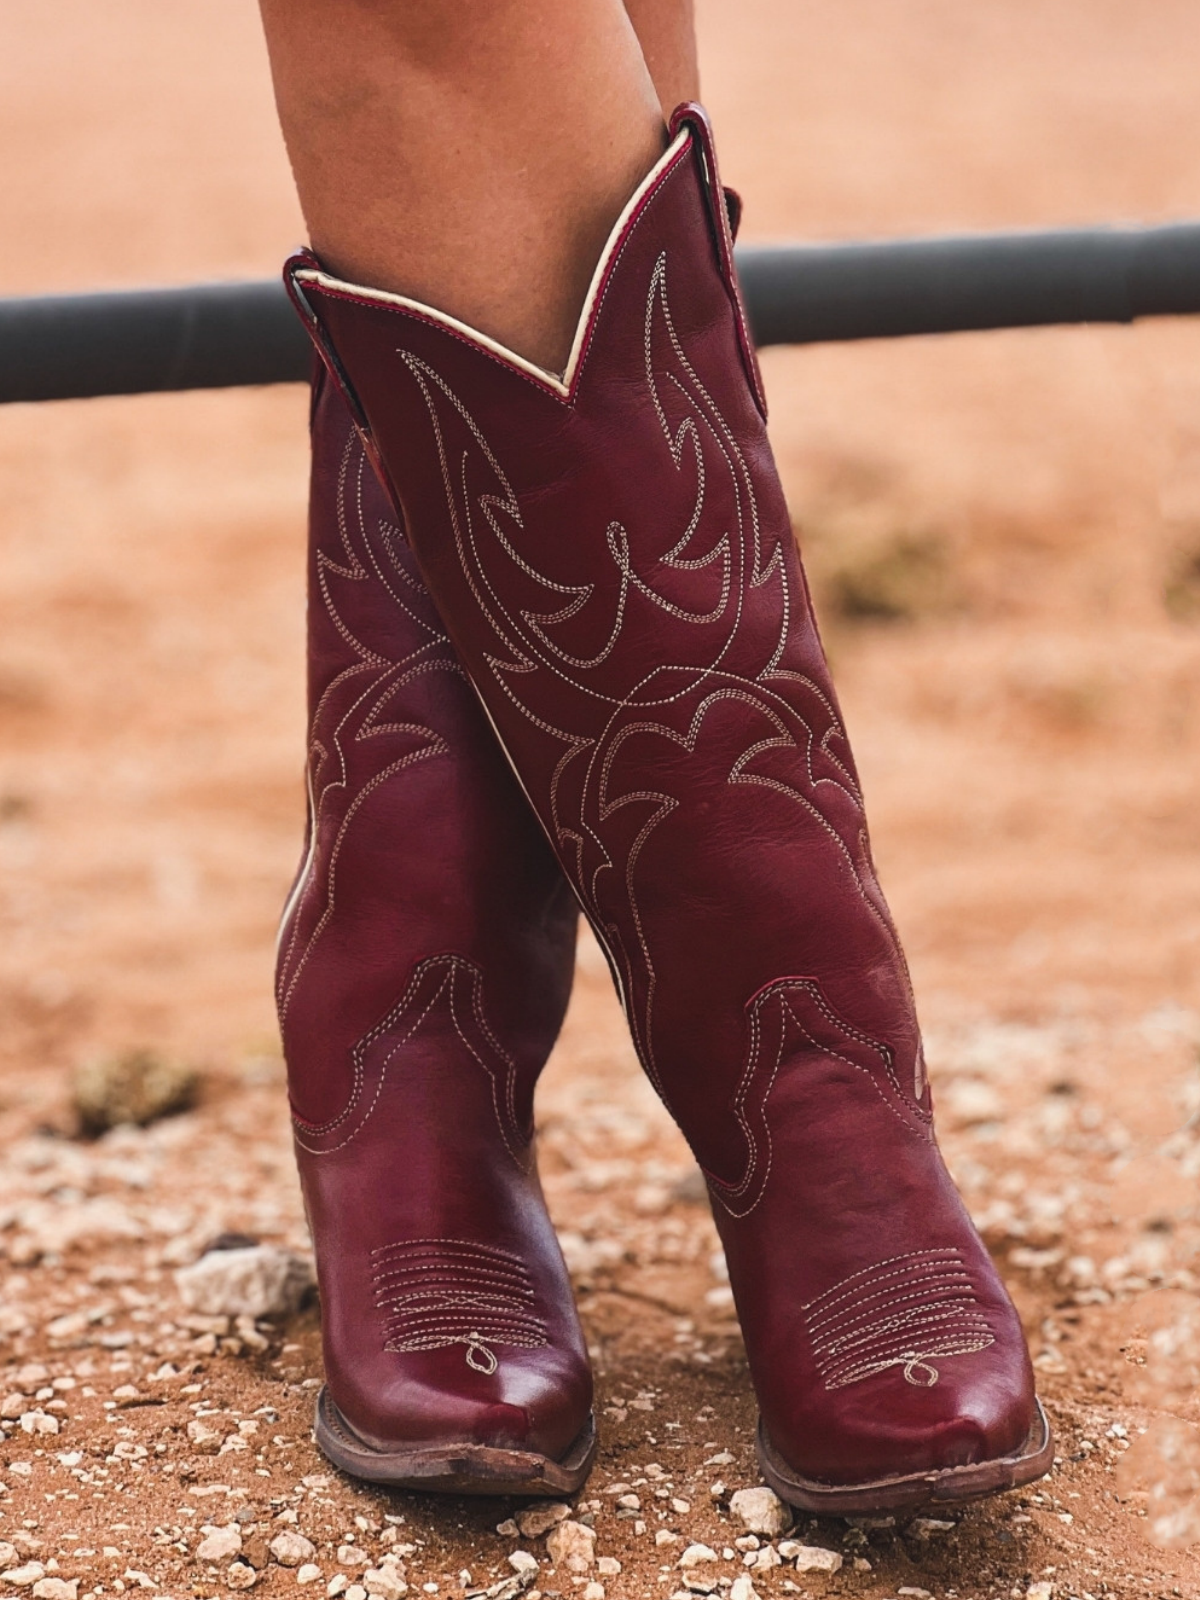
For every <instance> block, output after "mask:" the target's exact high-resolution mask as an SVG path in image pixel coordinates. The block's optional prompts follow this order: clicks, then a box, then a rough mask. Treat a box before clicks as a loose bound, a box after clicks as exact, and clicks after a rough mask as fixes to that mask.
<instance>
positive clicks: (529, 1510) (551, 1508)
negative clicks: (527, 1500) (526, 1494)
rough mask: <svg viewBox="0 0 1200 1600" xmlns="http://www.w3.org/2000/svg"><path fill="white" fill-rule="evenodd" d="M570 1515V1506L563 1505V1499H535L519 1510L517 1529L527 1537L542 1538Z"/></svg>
mask: <svg viewBox="0 0 1200 1600" xmlns="http://www.w3.org/2000/svg"><path fill="white" fill-rule="evenodd" d="M570 1515H571V1508H570V1506H566V1505H563V1503H562V1501H561V1500H535V1501H534V1502H533V1504H532V1505H529V1506H526V1507H525V1509H524V1510H523V1511H518V1512H517V1529H518V1531H519V1532H520V1534H521V1536H522V1537H523V1538H525V1539H541V1538H542V1537H543V1536H544V1535H545V1534H547V1533H549V1532H550V1529H551V1528H554V1527H557V1525H558V1524H559V1523H560V1522H565V1521H566V1520H567V1518H568V1517H569V1516H570Z"/></svg>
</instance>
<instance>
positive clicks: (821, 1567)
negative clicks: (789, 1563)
mask: <svg viewBox="0 0 1200 1600" xmlns="http://www.w3.org/2000/svg"><path fill="white" fill-rule="evenodd" d="M792 1559H793V1560H794V1561H795V1563H796V1571H797V1572H840V1571H841V1568H842V1558H841V1556H840V1555H839V1554H838V1552H837V1551H836V1550H826V1549H825V1548H824V1546H823V1545H819V1544H802V1545H801V1546H800V1547H799V1548H798V1549H797V1551H796V1554H795V1556H794V1557H793V1558H792Z"/></svg>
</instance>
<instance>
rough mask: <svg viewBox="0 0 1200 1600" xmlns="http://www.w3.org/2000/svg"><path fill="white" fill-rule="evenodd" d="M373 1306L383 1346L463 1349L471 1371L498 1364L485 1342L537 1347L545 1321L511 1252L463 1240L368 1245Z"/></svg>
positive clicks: (486, 1369)
mask: <svg viewBox="0 0 1200 1600" xmlns="http://www.w3.org/2000/svg"><path fill="white" fill-rule="evenodd" d="M371 1255H372V1281H373V1283H374V1286H375V1304H376V1306H377V1307H378V1308H379V1310H380V1311H381V1312H382V1313H383V1314H384V1334H385V1340H386V1342H385V1344H384V1349H385V1350H393V1351H401V1352H402V1351H414V1350H442V1349H446V1348H447V1347H449V1346H451V1345H463V1346H464V1347H465V1351H466V1354H465V1360H466V1362H467V1365H468V1366H469V1367H473V1368H474V1369H475V1371H476V1372H483V1373H492V1372H495V1370H496V1368H497V1366H498V1365H499V1361H498V1358H497V1356H496V1353H495V1349H494V1348H493V1346H499V1347H501V1348H502V1347H504V1346H514V1347H517V1348H520V1349H526V1350H536V1349H542V1348H544V1347H545V1346H546V1345H548V1344H549V1342H550V1341H549V1338H548V1336H547V1330H546V1324H545V1322H544V1320H543V1319H542V1318H541V1317H540V1316H539V1315H538V1313H537V1310H536V1299H537V1296H536V1293H535V1290H534V1285H533V1277H532V1274H531V1273H530V1271H529V1269H528V1267H526V1265H525V1263H524V1262H523V1261H522V1260H521V1258H520V1257H519V1256H516V1255H513V1254H512V1253H511V1252H510V1251H507V1250H501V1249H498V1248H497V1247H496V1246H494V1245H484V1244H478V1243H475V1242H473V1241H470V1240H465V1239H409V1240H406V1241H403V1242H401V1243H399V1244H392V1245H384V1246H382V1247H381V1248H380V1249H377V1250H373V1251H372V1252H371Z"/></svg>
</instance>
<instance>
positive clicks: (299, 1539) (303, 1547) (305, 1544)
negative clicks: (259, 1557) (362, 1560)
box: [229, 1250, 317, 1567]
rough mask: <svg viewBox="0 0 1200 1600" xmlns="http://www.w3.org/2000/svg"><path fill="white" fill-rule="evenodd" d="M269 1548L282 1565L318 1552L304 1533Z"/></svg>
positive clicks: (279, 1538) (282, 1536)
mask: <svg viewBox="0 0 1200 1600" xmlns="http://www.w3.org/2000/svg"><path fill="white" fill-rule="evenodd" d="M229 1254H230V1255H232V1254H233V1252H232V1250H231V1251H230V1252H229ZM267 1549H268V1550H269V1551H270V1552H271V1554H272V1555H273V1556H274V1557H275V1559H276V1561H278V1563H279V1565H280V1566H281V1567H302V1566H304V1565H305V1564H306V1563H307V1562H309V1561H311V1560H312V1558H313V1557H314V1556H315V1555H316V1553H317V1547H316V1545H314V1544H313V1542H312V1540H311V1539H306V1538H305V1537H304V1535H303V1534H302V1533H277V1534H276V1535H275V1537H274V1538H273V1539H272V1540H271V1542H270V1544H269V1545H268V1546H267Z"/></svg>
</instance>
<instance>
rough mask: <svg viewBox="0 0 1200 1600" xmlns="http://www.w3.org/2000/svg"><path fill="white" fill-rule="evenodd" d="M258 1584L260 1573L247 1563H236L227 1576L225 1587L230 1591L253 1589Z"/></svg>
mask: <svg viewBox="0 0 1200 1600" xmlns="http://www.w3.org/2000/svg"><path fill="white" fill-rule="evenodd" d="M257 1582H258V1573H257V1572H255V1570H254V1568H253V1567H252V1566H250V1565H249V1564H248V1563H247V1562H245V1561H235V1562H233V1563H232V1565H231V1566H230V1568H229V1571H228V1572H227V1573H226V1574H225V1586H226V1588H228V1589H253V1587H254V1585H255V1584H256V1583H257Z"/></svg>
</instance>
